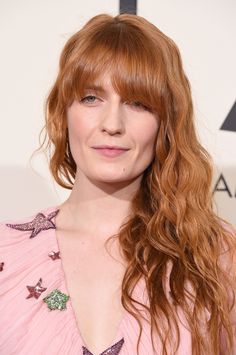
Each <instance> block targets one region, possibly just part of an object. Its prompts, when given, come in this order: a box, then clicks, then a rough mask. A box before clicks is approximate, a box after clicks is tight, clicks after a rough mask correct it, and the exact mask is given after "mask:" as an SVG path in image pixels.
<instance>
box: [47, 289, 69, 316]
mask: <svg viewBox="0 0 236 355" xmlns="http://www.w3.org/2000/svg"><path fill="white" fill-rule="evenodd" d="M69 298H70V296H67V295H66V294H65V293H63V292H61V291H60V290H58V289H55V290H53V291H52V292H51V293H49V295H47V296H46V297H44V298H43V301H44V302H46V303H47V305H48V308H49V309H50V311H52V310H54V309H59V310H60V311H62V310H64V309H66V302H67V301H68V300H69Z"/></svg>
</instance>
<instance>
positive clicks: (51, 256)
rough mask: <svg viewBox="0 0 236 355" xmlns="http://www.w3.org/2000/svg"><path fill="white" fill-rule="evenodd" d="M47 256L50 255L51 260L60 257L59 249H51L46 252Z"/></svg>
mask: <svg viewBox="0 0 236 355" xmlns="http://www.w3.org/2000/svg"><path fill="white" fill-rule="evenodd" d="M48 256H50V258H51V259H52V260H56V259H61V257H60V251H57V252H56V251H51V252H50V253H49V254H48Z"/></svg>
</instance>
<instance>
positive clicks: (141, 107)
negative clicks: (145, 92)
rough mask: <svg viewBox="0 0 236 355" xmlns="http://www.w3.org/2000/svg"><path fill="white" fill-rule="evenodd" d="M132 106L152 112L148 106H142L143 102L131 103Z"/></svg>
mask: <svg viewBox="0 0 236 355" xmlns="http://www.w3.org/2000/svg"><path fill="white" fill-rule="evenodd" d="M131 105H133V106H135V107H137V108H138V109H139V108H140V109H141V110H146V111H150V109H149V108H148V107H147V106H145V105H143V104H142V103H141V102H139V101H134V102H131Z"/></svg>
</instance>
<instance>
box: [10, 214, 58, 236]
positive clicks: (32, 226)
mask: <svg viewBox="0 0 236 355" xmlns="http://www.w3.org/2000/svg"><path fill="white" fill-rule="evenodd" d="M58 212H59V210H56V211H53V212H51V213H49V215H48V216H45V215H44V214H43V213H38V214H37V215H36V217H35V218H34V219H33V220H32V221H31V222H28V223H21V224H6V225H7V226H8V227H10V228H13V229H17V230H20V231H32V233H31V235H30V238H34V237H36V235H37V234H39V233H40V232H41V231H43V230H48V229H55V228H56V226H55V223H53V222H52V219H53V218H54V217H55V216H56V215H57V213H58Z"/></svg>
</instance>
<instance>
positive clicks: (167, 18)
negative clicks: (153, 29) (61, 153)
mask: <svg viewBox="0 0 236 355" xmlns="http://www.w3.org/2000/svg"><path fill="white" fill-rule="evenodd" d="M118 12H119V1H116V0H100V1H96V0H90V1H82V0H60V1H58V0H40V1H38V0H0V43H1V57H0V77H1V80H0V98H1V105H0V118H1V129H0V182H1V183H0V195H1V198H0V220H4V219H8V218H11V219H12V218H21V217H26V216H29V215H32V214H33V213H35V212H38V211H39V210H40V209H41V208H47V207H49V206H52V205H56V204H60V203H61V202H62V201H63V200H64V199H65V198H66V197H67V196H68V191H67V190H64V189H62V188H60V187H59V186H58V185H56V184H55V183H54V182H53V180H52V179H51V177H50V174H49V171H48V168H47V162H46V160H45V158H44V157H43V156H42V155H41V156H37V157H36V158H34V159H33V161H32V163H33V168H34V170H33V169H32V168H31V167H30V164H29V159H30V155H31V153H32V152H33V151H34V150H35V149H36V148H37V147H38V136H39V132H40V130H41V128H42V126H43V123H44V114H43V110H44V102H45V98H46V95H47V93H48V92H49V89H50V87H51V85H52V84H53V81H54V79H55V77H56V73H57V69H58V60H59V55H60V52H61V50H62V47H63V45H64V44H65V42H66V40H67V39H68V38H69V37H70V36H71V35H72V34H73V33H74V32H75V31H77V30H78V29H80V28H81V27H82V26H83V25H84V24H85V23H86V21H87V20H88V19H89V18H91V17H92V16H94V15H97V14H99V13H109V14H111V15H116V14H118ZM235 13H236V2H235V0H221V1H219V0H199V1H194V0H166V1H161V0H145V1H144V0H142V1H141V0H139V1H138V4H137V14H138V15H140V16H143V17H145V18H147V19H148V20H149V21H151V22H152V23H154V24H155V25H156V26H157V27H159V28H160V30H162V31H163V32H164V33H166V34H167V35H169V36H170V37H171V38H172V39H173V40H174V41H175V42H176V43H177V45H178V47H179V48H180V51H181V53H182V58H183V62H184V67H185V71H186V73H187V75H188V77H189V79H190V82H191V86H192V93H193V99H194V105H195V113H196V122H197V127H198V132H199V136H200V139H201V142H202V144H203V145H204V146H205V147H206V148H207V149H208V150H209V152H210V153H211V155H212V156H213V158H214V161H215V166H216V171H215V177H214V181H213V186H214V185H215V183H216V181H218V179H219V177H220V176H221V179H220V180H219V181H218V184H217V190H218V191H216V192H215V194H214V197H215V201H216V204H217V206H216V208H217V209H218V213H219V215H220V216H222V217H224V218H226V219H227V220H229V221H230V222H231V223H233V224H234V225H236V213H235V211H236V196H235V195H236V178H235V177H236V132H229V131H223V130H220V127H221V125H222V124H223V122H224V120H225V118H226V116H227V114H228V113H229V111H230V109H231V107H232V106H233V104H234V101H235V92H236V90H235V86H236V80H235V79H236V75H235V74H236V68H235V63H236V49H235V37H236V22H235ZM235 120H236V117H235ZM221 174H222V175H221ZM220 190H222V191H220Z"/></svg>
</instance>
